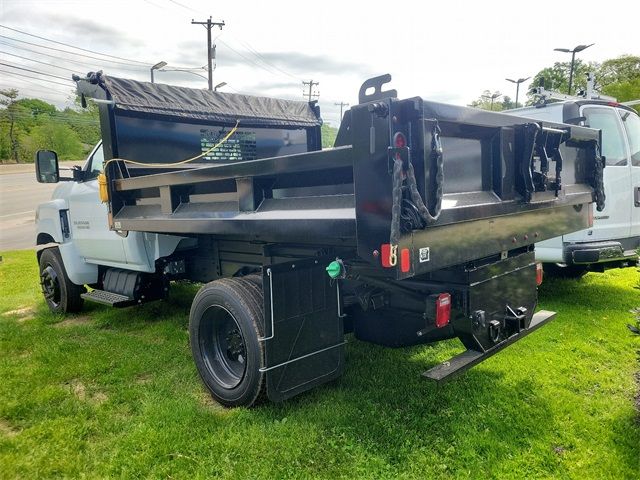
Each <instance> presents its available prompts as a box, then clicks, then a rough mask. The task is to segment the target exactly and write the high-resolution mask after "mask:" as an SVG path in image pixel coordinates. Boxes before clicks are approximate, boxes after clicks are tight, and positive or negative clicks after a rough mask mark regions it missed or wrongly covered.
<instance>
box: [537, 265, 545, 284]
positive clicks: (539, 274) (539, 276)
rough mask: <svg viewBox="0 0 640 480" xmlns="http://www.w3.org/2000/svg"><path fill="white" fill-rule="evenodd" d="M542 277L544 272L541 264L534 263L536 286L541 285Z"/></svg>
mask: <svg viewBox="0 0 640 480" xmlns="http://www.w3.org/2000/svg"><path fill="white" fill-rule="evenodd" d="M543 276H544V272H543V270H542V264H541V263H536V285H538V286H540V285H542V277H543Z"/></svg>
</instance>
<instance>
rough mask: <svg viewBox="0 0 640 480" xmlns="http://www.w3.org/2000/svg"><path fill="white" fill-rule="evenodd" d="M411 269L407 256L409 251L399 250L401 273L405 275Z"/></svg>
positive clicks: (409, 259) (409, 258)
mask: <svg viewBox="0 0 640 480" xmlns="http://www.w3.org/2000/svg"><path fill="white" fill-rule="evenodd" d="M410 269H411V257H410V255H409V249H408V248H403V249H402V250H400V270H402V273H407V272H408V271H409V270H410Z"/></svg>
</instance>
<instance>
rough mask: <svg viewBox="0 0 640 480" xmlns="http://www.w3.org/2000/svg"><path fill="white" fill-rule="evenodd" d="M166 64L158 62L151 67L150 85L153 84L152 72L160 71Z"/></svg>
mask: <svg viewBox="0 0 640 480" xmlns="http://www.w3.org/2000/svg"><path fill="white" fill-rule="evenodd" d="M166 66H167V62H158V63H156V64H155V65H154V66H153V67H151V83H153V71H154V70H160V69H161V68H162V67H166Z"/></svg>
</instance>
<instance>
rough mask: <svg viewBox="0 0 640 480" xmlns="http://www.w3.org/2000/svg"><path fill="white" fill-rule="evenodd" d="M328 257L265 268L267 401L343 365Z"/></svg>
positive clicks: (332, 374)
mask: <svg viewBox="0 0 640 480" xmlns="http://www.w3.org/2000/svg"><path fill="white" fill-rule="evenodd" d="M331 260H333V258H330V259H320V258H318V259H305V260H300V261H295V262H289V263H281V264H277V265H271V266H269V267H264V268H263V286H264V312H265V315H264V318H265V328H264V332H265V336H264V338H263V339H261V341H262V342H263V343H264V351H265V367H264V368H263V369H262V371H264V372H266V374H267V395H268V397H269V400H271V401H274V402H279V401H283V400H286V399H287V398H290V397H292V396H294V395H297V394H298V393H301V392H304V391H306V390H309V389H311V388H313V387H315V386H317V385H320V384H322V383H325V382H328V381H330V380H333V379H335V378H337V377H339V376H340V375H342V371H343V369H344V330H343V325H342V318H341V316H340V315H339V310H338V296H339V286H338V285H337V283H336V282H335V281H331V279H330V278H329V276H328V275H327V273H326V271H325V267H326V265H327V264H328V263H329V262H330V261H331Z"/></svg>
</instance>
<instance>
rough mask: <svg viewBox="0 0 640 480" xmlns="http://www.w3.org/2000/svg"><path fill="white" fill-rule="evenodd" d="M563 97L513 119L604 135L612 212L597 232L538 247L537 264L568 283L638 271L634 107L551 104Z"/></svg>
mask: <svg viewBox="0 0 640 480" xmlns="http://www.w3.org/2000/svg"><path fill="white" fill-rule="evenodd" d="M543 92H544V91H543ZM563 97H564V98H567V99H566V100H563V101H559V102H556V103H546V102H544V101H543V102H540V103H539V104H538V105H536V106H534V107H526V108H519V109H517V110H510V111H509V112H507V113H509V114H513V115H518V116H523V117H529V118H533V119H536V120H547V121H553V122H563V123H573V124H580V125H585V126H588V127H591V128H596V129H600V130H601V131H602V154H603V155H604V157H605V158H606V168H605V169H604V188H605V195H606V207H605V209H604V210H603V211H602V212H594V214H595V215H594V218H593V227H591V228H588V229H586V230H580V231H578V232H574V233H570V234H568V235H563V236H561V237H556V238H552V239H550V240H545V241H544V242H540V243H538V244H536V259H537V260H538V261H541V262H543V263H544V267H545V272H546V273H551V274H552V275H553V274H556V275H558V276H564V277H581V276H582V275H584V274H585V273H587V272H588V271H597V272H602V271H604V270H605V269H608V268H618V267H632V266H635V265H636V264H637V262H638V249H639V248H640V117H639V116H638V114H637V112H636V111H635V110H633V109H632V108H630V107H629V106H626V105H623V104H620V103H617V102H615V101H609V100H600V99H594V98H593V96H592V95H585V97H586V98H580V97H569V96H563V95H560V96H555V95H554V96H552V97H551V98H558V99H562V98H563Z"/></svg>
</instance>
